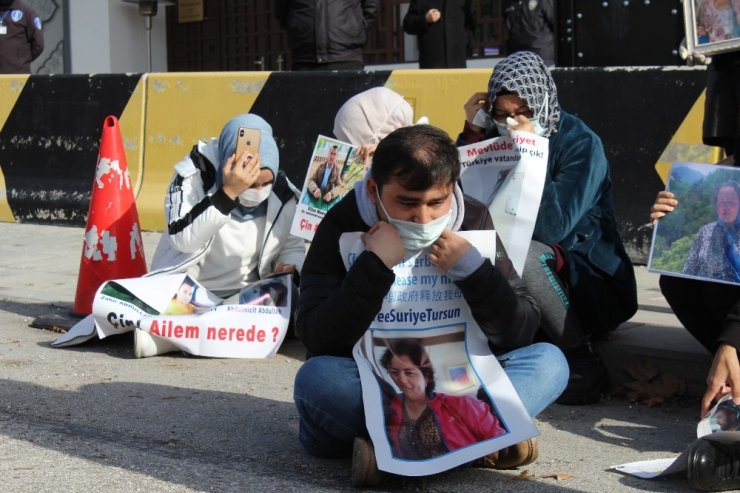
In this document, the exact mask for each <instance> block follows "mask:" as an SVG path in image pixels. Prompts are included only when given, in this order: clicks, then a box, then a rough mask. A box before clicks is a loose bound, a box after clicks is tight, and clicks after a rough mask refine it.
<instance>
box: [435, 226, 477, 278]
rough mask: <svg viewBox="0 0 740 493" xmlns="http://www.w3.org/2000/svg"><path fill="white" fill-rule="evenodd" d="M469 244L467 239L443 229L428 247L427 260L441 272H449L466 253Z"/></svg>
mask: <svg viewBox="0 0 740 493" xmlns="http://www.w3.org/2000/svg"><path fill="white" fill-rule="evenodd" d="M470 246H471V245H470V243H469V242H468V240H466V239H465V238H463V237H462V236H460V235H458V234H456V233H453V232H452V231H450V230H449V229H445V230H444V231H443V232H442V235H441V236H440V237H439V238H437V241H435V242H434V243H433V244H432V246H431V247H429V260H430V261H431V262H432V263H433V264H434V265H436V266H437V267H439V268H440V269H441V270H442V271H443V272H449V270H450V269H452V268H453V267H454V266H455V265H456V264H457V263H458V262H459V261H460V259H461V258H463V256H464V255H465V254H466V253H468V250H470Z"/></svg>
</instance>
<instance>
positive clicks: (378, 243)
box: [362, 221, 406, 269]
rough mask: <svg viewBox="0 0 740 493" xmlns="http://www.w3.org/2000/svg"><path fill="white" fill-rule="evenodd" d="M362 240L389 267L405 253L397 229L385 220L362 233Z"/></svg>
mask: <svg viewBox="0 0 740 493" xmlns="http://www.w3.org/2000/svg"><path fill="white" fill-rule="evenodd" d="M362 241H364V242H365V246H366V247H367V249H368V250H370V251H371V252H373V253H374V254H375V255H377V256H378V257H380V260H382V261H383V263H384V264H385V266H386V267H388V268H389V269H392V268H393V266H394V265H396V264H397V263H398V262H400V261H401V259H402V258H403V256H404V254H405V253H406V248H405V247H404V246H403V241H401V235H399V234H398V230H397V229H396V228H394V227H393V226H391V225H390V224H388V223H387V222H385V221H378V222H377V223H375V224H374V225H373V227H371V228H370V230H369V231H368V232H367V233H362Z"/></svg>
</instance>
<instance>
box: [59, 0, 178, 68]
mask: <svg viewBox="0 0 740 493" xmlns="http://www.w3.org/2000/svg"><path fill="white" fill-rule="evenodd" d="M67 5H68V14H67V15H68V18H69V33H68V37H69V46H70V49H69V53H70V60H69V69H70V70H69V72H70V73H73V74H99V73H126V72H147V71H148V67H147V30H146V24H145V22H146V21H145V18H144V17H143V16H141V15H139V13H138V7H137V6H136V4H132V3H127V2H124V1H123V0H68V2H67ZM164 19H165V15H164V7H160V8H159V12H158V13H157V15H156V16H154V17H153V18H152V29H151V37H152V71H153V72H166V71H167V42H166V29H165V21H164Z"/></svg>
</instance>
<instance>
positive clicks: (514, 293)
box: [296, 190, 540, 357]
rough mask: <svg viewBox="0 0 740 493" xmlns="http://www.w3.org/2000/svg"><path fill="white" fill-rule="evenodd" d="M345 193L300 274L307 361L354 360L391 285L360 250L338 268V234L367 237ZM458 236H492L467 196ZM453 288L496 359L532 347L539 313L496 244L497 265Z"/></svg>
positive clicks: (382, 268)
mask: <svg viewBox="0 0 740 493" xmlns="http://www.w3.org/2000/svg"><path fill="white" fill-rule="evenodd" d="M369 229H370V228H369V227H368V225H367V224H365V222H364V221H363V220H362V217H361V216H360V212H359V210H358V208H357V199H356V197H355V191H354V190H352V191H350V192H349V193H348V194H347V195H345V196H344V198H343V199H342V200H341V201H340V202H339V203H337V204H336V205H335V206H334V207H332V208H331V209H330V210H329V212H328V213H327V214H326V216H324V218H323V219H322V220H321V223H320V224H319V228H318V230H317V231H316V235H315V236H314V239H313V242H312V243H311V248H310V249H309V251H308V255H307V256H306V261H305V262H304V264H303V269H302V270H301V293H300V297H299V299H298V308H297V311H296V332H297V333H298V337H299V338H300V339H301V341H302V342H303V344H304V345H305V346H306V348H307V350H308V355H309V357H310V356H318V355H334V356H346V357H351V356H352V347H353V346H354V344H355V343H356V342H357V341H358V340H359V339H360V338H361V337H362V335H363V334H364V333H365V331H366V330H367V329H368V327H370V324H371V323H372V321H373V319H374V318H375V316H376V315H377V314H378V312H379V311H380V309H381V306H382V303H383V298H384V297H385V295H386V294H387V293H388V291H389V290H390V288H391V286H392V285H393V282H394V280H395V275H394V273H393V271H392V270H391V269H389V268H388V267H386V265H385V264H384V263H383V262H382V261H381V260H380V258H379V257H378V256H377V255H375V254H374V253H373V252H370V251H367V250H366V251H364V252H363V253H362V254H360V255H359V256H358V257H357V259H356V260H355V262H354V263H353V264H352V266H351V267H350V269H349V271H347V270H346V269H345V268H344V263H343V262H342V258H341V255H340V252H339V238H340V237H341V235H342V233H346V232H356V231H363V232H364V231H367V230H369ZM460 229H461V230H490V229H493V223H492V222H491V216H490V214H489V213H488V209H486V207H485V206H484V205H483V204H482V203H481V202H479V201H477V200H475V199H473V198H471V197H467V196H466V197H465V215H464V217H463V222H462V227H461V228H460ZM455 284H456V285H457V287H458V288H460V291H461V292H462V294H463V297H464V298H465V301H466V302H467V303H468V306H470V309H471V311H472V314H473V317H474V318H475V320H476V322H478V325H479V326H480V328H481V330H482V331H483V333H484V334H485V335H486V337H487V339H488V342H489V346H491V349H492V350H493V351H494V352H501V351H505V350H511V349H515V348H518V347H522V346H525V345H528V344H531V343H532V340H533V338H534V333H535V331H536V330H537V328H538V326H539V322H540V312H539V308H538V307H537V305H536V304H535V302H534V299H533V298H532V297H531V295H530V294H529V292H528V291H527V289H526V288H525V287H524V283H523V281H522V280H521V278H519V276H518V275H517V273H516V271H515V270H514V268H513V266H512V264H511V260H509V257H508V256H507V255H506V251H505V250H504V248H503V246H502V245H501V243H500V242H497V245H496V266H495V267H494V265H493V264H492V263H491V262H490V260H488V259H486V260H485V261H484V262H483V264H482V265H481V266H480V267H479V268H478V269H477V270H476V271H475V272H473V273H472V274H470V275H469V276H468V277H467V278H466V279H463V280H462V281H456V282H455Z"/></svg>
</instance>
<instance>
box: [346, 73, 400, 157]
mask: <svg viewBox="0 0 740 493" xmlns="http://www.w3.org/2000/svg"><path fill="white" fill-rule="evenodd" d="M413 119H414V110H413V109H412V108H411V105H410V104H409V103H408V102H407V101H406V100H405V99H403V96H401V95H400V94H398V93H397V92H394V91H392V90H391V89H388V88H387V87H373V88H372V89H368V90H367V91H364V92H361V93H359V94H356V95H355V96H353V97H351V98H350V99H348V100H347V102H345V103H344V104H343V105H342V107H341V108H339V111H337V116H336V117H335V118H334V136H335V137H336V138H337V139H339V140H343V141H345V142H349V143H350V144H352V145H356V146H359V145H362V144H377V143H378V142H380V139H382V138H383V137H385V136H386V135H388V134H389V133H391V132H392V131H394V130H396V129H397V128H401V127H407V126H409V125H411V124H413Z"/></svg>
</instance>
